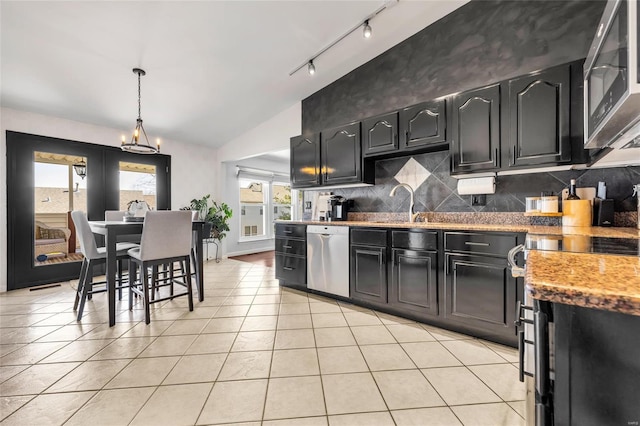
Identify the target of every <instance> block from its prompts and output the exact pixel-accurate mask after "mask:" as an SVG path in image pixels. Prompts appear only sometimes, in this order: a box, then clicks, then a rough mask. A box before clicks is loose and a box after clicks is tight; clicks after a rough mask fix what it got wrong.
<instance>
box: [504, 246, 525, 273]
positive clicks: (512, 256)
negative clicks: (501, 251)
mask: <svg viewBox="0 0 640 426" xmlns="http://www.w3.org/2000/svg"><path fill="white" fill-rule="evenodd" d="M521 251H524V244H518V245H517V246H515V247H514V248H512V249H511V250H509V254H507V261H508V262H509V266H510V267H511V276H512V277H514V278H520V277H524V268H521V267H520V266H518V265H516V254H518V253H520V252H521Z"/></svg>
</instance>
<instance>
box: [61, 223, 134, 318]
mask: <svg viewBox="0 0 640 426" xmlns="http://www.w3.org/2000/svg"><path fill="white" fill-rule="evenodd" d="M71 219H72V220H73V224H74V225H75V227H76V233H77V235H78V239H79V240H80V251H81V252H82V255H83V256H84V259H83V261H82V267H81V268H80V278H79V279H78V289H77V292H76V299H75V302H74V304H73V310H74V311H76V310H77V311H78V321H80V320H81V319H82V312H83V311H84V305H85V303H86V301H87V298H91V296H92V295H93V294H95V293H102V292H104V291H106V290H107V285H106V281H100V282H95V283H94V282H93V268H94V267H95V266H97V265H102V264H105V263H106V261H107V249H106V248H105V247H98V245H97V244H96V239H95V236H94V235H93V232H91V227H90V226H89V221H88V220H87V216H86V214H85V213H84V212H81V211H78V210H76V211H72V212H71ZM134 247H137V244H134V243H117V244H116V256H117V257H118V261H119V262H121V261H122V260H123V259H127V258H128V254H127V251H128V250H129V249H131V248H134ZM116 281H117V285H116V287H117V288H119V290H120V292H122V290H121V289H122V287H123V286H126V285H127V284H125V279H124V278H123V274H122V269H121V268H119V270H118V272H117V278H116ZM102 284H104V287H101V288H99V289H94V285H102ZM120 294H122V293H120Z"/></svg>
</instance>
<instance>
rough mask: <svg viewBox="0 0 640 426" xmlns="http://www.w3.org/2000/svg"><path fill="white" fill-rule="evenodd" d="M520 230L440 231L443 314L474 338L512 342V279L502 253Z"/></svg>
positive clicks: (514, 287)
mask: <svg viewBox="0 0 640 426" xmlns="http://www.w3.org/2000/svg"><path fill="white" fill-rule="evenodd" d="M521 239H522V236H521V235H520V234H513V233H490V232H445V234H444V249H445V251H444V256H445V259H444V298H445V300H446V302H445V303H444V317H445V318H446V320H447V321H449V322H451V323H452V324H459V325H460V326H462V327H468V328H469V329H471V330H472V331H473V332H474V334H476V335H478V337H483V338H487V339H489V340H497V341H501V342H503V343H506V344H512V345H515V343H516V329H515V326H514V321H515V310H514V306H516V302H517V301H518V300H519V299H521V297H518V292H517V289H518V283H517V280H516V278H514V277H512V276H511V271H510V269H509V264H508V261H507V258H506V257H507V252H508V250H509V249H510V248H512V247H514V246H516V245H517V244H518V243H519V242H520V241H521Z"/></svg>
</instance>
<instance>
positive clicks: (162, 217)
mask: <svg viewBox="0 0 640 426" xmlns="http://www.w3.org/2000/svg"><path fill="white" fill-rule="evenodd" d="M191 230H192V225H191V212H189V211H148V212H147V213H146V215H145V218H144V228H143V229H142V238H141V240H140V246H139V247H136V248H132V249H131V250H129V252H128V254H129V257H130V259H131V262H132V263H133V264H134V265H135V273H133V274H132V277H137V278H136V280H135V282H134V283H133V284H132V285H131V286H130V287H129V301H131V300H132V297H133V294H138V295H140V296H142V301H143V303H144V310H145V323H146V324H149V323H150V322H151V318H150V309H149V307H150V305H151V304H152V303H157V302H162V301H165V300H170V299H174V298H176V297H180V296H187V298H188V303H189V311H193V291H192V285H191V261H190V260H191V259H190V257H191V246H192V232H191ZM174 262H180V264H181V268H183V269H184V271H185V272H184V273H182V274H179V275H176V274H175V271H174V269H173V268H169V277H168V279H167V278H161V277H160V275H159V274H158V266H161V265H166V264H173V263H174ZM150 269H151V271H152V272H151V274H149V270H150ZM132 272H133V271H132ZM174 284H177V285H181V286H184V287H185V288H186V292H183V293H178V294H176V293H175V292H174ZM166 286H169V295H168V296H164V297H160V296H159V295H158V297H156V296H155V293H156V290H158V291H159V290H160V289H161V288H162V287H166ZM152 295H153V296H154V297H153V298H152V297H151V296H152ZM129 307H130V309H131V308H132V306H131V305H129Z"/></svg>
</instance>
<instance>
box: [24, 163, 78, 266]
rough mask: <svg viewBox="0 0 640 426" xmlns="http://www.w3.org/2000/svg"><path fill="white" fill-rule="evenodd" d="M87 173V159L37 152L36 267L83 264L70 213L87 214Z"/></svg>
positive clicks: (35, 199)
mask: <svg viewBox="0 0 640 426" xmlns="http://www.w3.org/2000/svg"><path fill="white" fill-rule="evenodd" d="M86 170H87V158H86V157H82V156H75V155H65V154H56V153H50V152H42V151H35V152H34V167H33V171H34V187H33V196H34V199H33V200H34V241H33V254H34V255H33V262H34V266H38V267H40V266H47V265H53V264H59V263H64V262H79V261H81V260H82V254H81V253H80V242H79V241H78V240H77V238H76V233H75V227H74V226H73V223H72V221H71V217H70V214H69V213H70V212H71V211H73V210H81V211H83V212H86V211H87V182H86V179H85V177H86Z"/></svg>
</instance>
